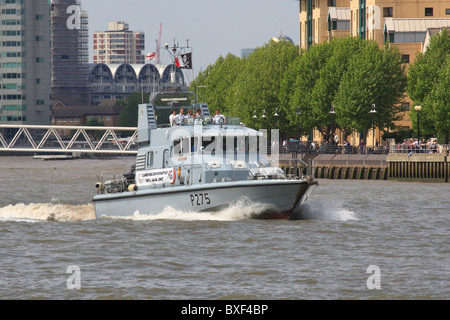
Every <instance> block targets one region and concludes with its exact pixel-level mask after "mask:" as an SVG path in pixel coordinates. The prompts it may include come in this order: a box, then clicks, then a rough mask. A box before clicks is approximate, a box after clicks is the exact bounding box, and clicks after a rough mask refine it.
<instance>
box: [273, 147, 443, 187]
mask: <svg viewBox="0 0 450 320" xmlns="http://www.w3.org/2000/svg"><path fill="white" fill-rule="evenodd" d="M448 158H449V157H448V156H446V155H444V154H422V153H415V154H405V153H390V154H366V155H364V154H303V155H300V154H298V155H286V154H284V155H280V159H279V162H280V167H281V168H282V169H283V171H284V172H285V173H286V174H288V176H299V175H300V174H302V173H303V174H306V173H307V169H306V168H305V166H304V165H302V163H309V164H310V165H311V164H312V165H313V172H312V173H313V174H314V177H315V178H317V179H352V180H398V181H423V182H448V181H449V171H450V170H449V169H450V164H449V162H448V160H449V159H448Z"/></svg>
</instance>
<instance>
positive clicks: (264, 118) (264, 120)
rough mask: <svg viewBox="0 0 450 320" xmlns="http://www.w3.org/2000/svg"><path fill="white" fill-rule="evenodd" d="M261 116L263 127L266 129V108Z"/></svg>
mask: <svg viewBox="0 0 450 320" xmlns="http://www.w3.org/2000/svg"><path fill="white" fill-rule="evenodd" d="M261 118H262V119H263V129H265V127H266V110H265V109H264V110H263V115H262V116H261Z"/></svg>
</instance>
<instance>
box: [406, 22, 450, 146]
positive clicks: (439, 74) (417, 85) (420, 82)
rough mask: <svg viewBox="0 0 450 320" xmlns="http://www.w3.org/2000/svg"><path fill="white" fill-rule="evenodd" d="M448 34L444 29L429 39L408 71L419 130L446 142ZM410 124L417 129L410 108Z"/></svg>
mask: <svg viewBox="0 0 450 320" xmlns="http://www.w3.org/2000/svg"><path fill="white" fill-rule="evenodd" d="M449 65H450V33H449V30H448V29H443V30H442V32H441V33H440V34H437V35H434V36H433V37H431V39H430V45H429V47H428V48H427V50H426V52H425V53H422V52H419V53H418V54H417V56H416V60H415V61H414V63H413V64H412V65H411V66H410V68H409V70H408V72H409V77H408V94H409V96H410V97H411V99H412V100H413V101H414V103H415V104H416V105H420V106H422V111H420V131H421V133H423V134H438V135H439V136H440V137H441V138H442V139H444V140H445V141H444V142H447V141H448V135H449V131H450V123H449V121H448V119H450V114H449V99H450V98H449V95H450V93H449V92H450V91H449V89H448V88H449V83H448V72H449V71H448V70H449ZM410 116H411V121H412V123H413V126H414V127H415V128H417V113H416V111H415V110H414V108H412V111H411V115H410Z"/></svg>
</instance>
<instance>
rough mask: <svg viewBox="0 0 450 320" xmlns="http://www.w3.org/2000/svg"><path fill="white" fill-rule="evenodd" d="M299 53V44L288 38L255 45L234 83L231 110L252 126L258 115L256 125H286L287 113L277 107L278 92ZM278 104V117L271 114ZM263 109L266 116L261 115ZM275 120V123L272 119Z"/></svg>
mask: <svg viewBox="0 0 450 320" xmlns="http://www.w3.org/2000/svg"><path fill="white" fill-rule="evenodd" d="M297 57H298V47H296V46H295V45H293V44H292V43H290V42H286V41H281V42H274V41H270V42H269V43H267V44H266V45H265V46H263V47H261V48H257V49H256V50H255V51H254V52H253V53H252V54H251V55H250V56H249V57H248V58H247V59H245V60H243V65H242V66H241V70H240V72H239V75H238V77H237V79H236V82H235V85H234V86H233V88H234V90H233V101H232V103H231V109H230V111H231V112H232V113H233V114H235V115H239V116H240V117H241V119H242V121H243V122H244V123H246V124H247V125H249V126H253V124H254V122H255V119H254V118H253V116H254V115H255V112H256V115H257V119H256V126H257V128H262V127H263V126H264V127H265V128H274V127H275V125H276V124H277V125H279V127H281V128H286V124H288V123H289V114H288V113H287V112H286V110H282V109H281V108H280V106H281V103H280V99H279V93H280V88H281V82H282V78H283V77H284V73H285V71H286V70H287V69H288V68H289V67H290V65H291V63H292V62H293V61H294V60H295V59H296V58H297ZM277 108H278V113H279V115H280V116H279V118H278V120H276V119H275V118H274V117H273V115H274V114H275V112H276V109H277ZM264 111H265V114H266V117H267V118H266V120H263V119H262V115H263V112H264ZM275 122H277V123H275Z"/></svg>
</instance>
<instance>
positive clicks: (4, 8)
mask: <svg viewBox="0 0 450 320" xmlns="http://www.w3.org/2000/svg"><path fill="white" fill-rule="evenodd" d="M49 21H50V3H49V0H32V1H31V0H2V1H1V3H0V24H1V31H0V63H1V68H0V74H1V76H0V123H1V124H33V125H35V124H36V125H37V124H42V125H44V124H45V125H47V124H50V123H51V106H52V103H51V67H50V66H51V48H50V41H51V39H50V23H49Z"/></svg>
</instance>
